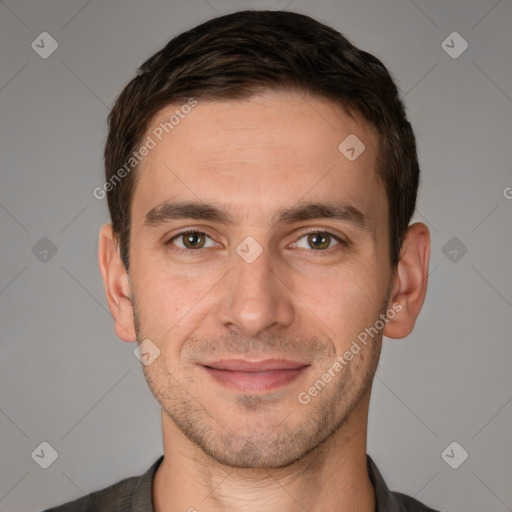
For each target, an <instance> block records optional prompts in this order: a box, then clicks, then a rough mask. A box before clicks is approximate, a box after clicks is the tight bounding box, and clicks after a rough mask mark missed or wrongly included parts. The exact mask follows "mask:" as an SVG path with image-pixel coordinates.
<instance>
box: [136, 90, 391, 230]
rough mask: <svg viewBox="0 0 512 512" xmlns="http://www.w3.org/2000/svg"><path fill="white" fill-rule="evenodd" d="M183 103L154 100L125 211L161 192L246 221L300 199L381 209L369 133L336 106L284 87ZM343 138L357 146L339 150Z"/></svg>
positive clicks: (152, 202) (147, 205) (159, 199)
mask: <svg viewBox="0 0 512 512" xmlns="http://www.w3.org/2000/svg"><path fill="white" fill-rule="evenodd" d="M188 104H190V105H194V103H191V102H189V103H188ZM188 104H186V103H183V104H176V105H171V106H168V107H166V108H164V109H162V110H161V111H160V112H159V113H158V114H157V115H156V116H155V118H154V119H153V120H152V123H151V125H150V127H149V128H148V130H147V133H146V137H150V138H151V140H152V141H153V144H152V145H154V147H153V148H152V149H151V150H150V151H149V153H148V154H147V156H145V158H144V159H143V160H142V162H141V164H140V168H139V169H138V171H137V172H138V173H139V175H138V179H137V184H136V187H135V192H134V196H133V204H132V214H133V219H134V221H136V219H138V218H139V219H141V218H142V216H143V215H144V214H145V213H146V212H147V211H148V210H150V209H151V208H154V207H155V206H156V205H158V204H160V203H163V202H166V201H171V200H174V201H176V200H196V201H203V202H206V203H215V204H225V205H226V206H228V207H230V208H231V212H232V214H233V215H235V213H236V214H237V215H239V217H240V220H242V218H248V217H251V216H252V217H254V218H253V220H254V221H255V222H256V217H258V222H259V221H261V222H264V217H266V220H267V221H269V222H270V219H274V218H275V211H276V210H277V209H280V208H281V207H282V206H283V205H288V206H290V205H293V204H294V203H296V202H298V201H301V200H311V201H313V200H319V199H322V200H325V199H329V198H332V199H336V200H340V199H343V200H345V201H348V202H350V203H355V204H357V206H358V208H359V209H361V210H363V211H365V212H366V214H367V215H368V217H369V218H372V217H374V216H375V215H378V214H379V209H380V210H382V209H384V210H387V208H386V204H387V203H386V200H385V195H384V190H383V188H382V186H381V184H380V180H378V178H377V172H376V155H377V146H378V142H377V140H378V139H377V135H376V133H375V131H374V130H373V129H372V127H370V126H369V125H368V124H367V123H365V122H363V121H362V119H360V118H358V117H355V118H354V117H351V116H350V115H348V114H347V113H346V112H345V111H344V109H343V108H341V106H339V105H336V104H334V103H332V102H330V101H328V100H324V99H319V98H313V97H302V96H300V95H298V94H295V93H284V92H267V93H264V94H261V95H259V96H255V97H252V98H250V99H244V100H229V101H215V102H213V101H197V104H195V105H194V106H193V107H192V108H189V107H186V108H185V107H184V105H188ZM347 138H348V139H347ZM347 140H348V141H349V143H344V141H347ZM340 144H341V150H340ZM347 145H348V146H349V147H348V148H347V147H346V146H347ZM363 145H364V146H363ZM351 147H354V148H355V151H360V150H361V148H363V147H364V151H362V153H361V154H360V155H359V156H357V158H356V159H355V160H354V159H349V158H347V154H348V156H353V153H354V152H353V151H351ZM347 149H349V152H348V153H346V150H347ZM344 151H345V153H344ZM380 213H381V214H382V213H386V212H382V211H380Z"/></svg>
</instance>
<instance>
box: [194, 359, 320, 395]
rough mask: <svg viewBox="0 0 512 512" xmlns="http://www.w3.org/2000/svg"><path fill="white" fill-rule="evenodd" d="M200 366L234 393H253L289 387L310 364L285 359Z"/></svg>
mask: <svg viewBox="0 0 512 512" xmlns="http://www.w3.org/2000/svg"><path fill="white" fill-rule="evenodd" d="M202 366H203V368H204V369H205V370H206V371H207V372H208V373H209V375H210V376H211V377H212V378H213V379H215V380H216V381H217V382H219V383H220V384H222V385H224V386H226V387H228V388H231V389H235V390H236V391H241V392H252V393H254V392H264V391H270V390H273V389H277V388H279V387H282V386H284V385H286V384H289V383H290V382H292V381H293V380H295V379H297V378H298V377H299V376H300V375H301V374H302V373H304V371H305V370H306V369H307V368H308V367H309V366H310V365H309V364H305V363H301V362H297V361H289V360H286V359H266V360H264V361H247V360H245V359H222V360H219V361H213V362H210V363H208V364H204V365H202Z"/></svg>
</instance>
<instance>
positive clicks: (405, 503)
mask: <svg viewBox="0 0 512 512" xmlns="http://www.w3.org/2000/svg"><path fill="white" fill-rule="evenodd" d="M392 494H393V497H394V498H395V500H396V502H397V504H398V505H399V507H400V511H403V512H440V511H439V510H434V509H433V508H430V507H427V506H426V505H424V504H423V503H421V502H419V501H418V500H417V499H415V498H412V497H411V496H407V495H406V494H402V493H401V492H396V491H394V492H392Z"/></svg>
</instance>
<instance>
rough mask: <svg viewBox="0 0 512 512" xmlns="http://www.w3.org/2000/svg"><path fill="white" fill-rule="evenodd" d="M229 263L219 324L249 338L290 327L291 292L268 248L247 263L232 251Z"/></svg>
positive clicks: (292, 311)
mask: <svg viewBox="0 0 512 512" xmlns="http://www.w3.org/2000/svg"><path fill="white" fill-rule="evenodd" d="M233 265H234V268H233V270H232V271H231V272H229V274H228V275H227V276H226V279H225V281H224V283H223V286H224V290H223V294H222V298H221V302H220V304H219V306H218V321H219V323H220V324H221V325H222V326H223V327H224V328H228V329H230V330H232V331H234V332H237V333H238V334H244V335H245V336H251V337H256V336H259V335H261V334H262V333H264V332H265V331H266V330H273V329H277V330H278V329H280V328H283V327H287V326H290V325H291V324H292V323H293V320H294V307H293V300H292V298H293V293H292V292H291V290H290V289H289V288H288V286H287V284H286V279H285V276H284V274H283V266H282V265H281V266H279V265H277V264H276V262H273V261H272V258H271V257H270V255H269V252H268V250H264V251H263V252H262V254H260V256H259V257H258V258H257V259H256V260H254V261H252V262H251V263H248V262H247V261H245V260H244V259H243V258H241V257H239V256H238V254H234V256H233Z"/></svg>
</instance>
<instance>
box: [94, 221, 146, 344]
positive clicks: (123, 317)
mask: <svg viewBox="0 0 512 512" xmlns="http://www.w3.org/2000/svg"><path fill="white" fill-rule="evenodd" d="M98 264H99V266H100V271H101V276H102V278H103V284H104V286H105V291H106V294H107V302H108V307H109V309H110V312H111V313H112V316H113V317H114V325H115V330H116V334H117V336H118V338H120V339H121V340H123V341H130V342H131V341H135V340H136V339H137V335H136V333H135V321H134V320H135V319H134V314H133V305H132V293H131V288H130V281H129V279H128V273H127V271H126V269H125V267H124V264H123V261H122V259H121V256H120V253H119V247H118V242H117V237H116V236H115V235H114V231H113V229H112V224H105V225H104V226H102V227H101V230H100V238H99V244H98Z"/></svg>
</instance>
